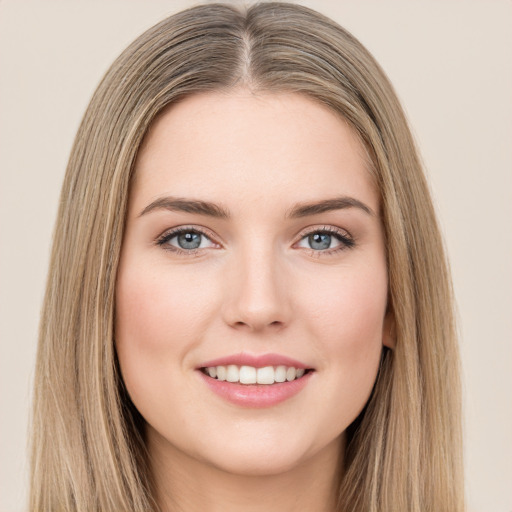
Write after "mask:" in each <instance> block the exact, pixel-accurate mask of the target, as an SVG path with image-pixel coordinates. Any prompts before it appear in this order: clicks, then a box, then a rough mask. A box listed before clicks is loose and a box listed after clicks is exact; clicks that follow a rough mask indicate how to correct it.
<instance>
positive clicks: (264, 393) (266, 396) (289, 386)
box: [197, 365, 315, 409]
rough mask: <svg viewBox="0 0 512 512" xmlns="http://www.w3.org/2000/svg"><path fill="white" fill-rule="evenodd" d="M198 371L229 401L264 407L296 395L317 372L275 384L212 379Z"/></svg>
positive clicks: (210, 385)
mask: <svg viewBox="0 0 512 512" xmlns="http://www.w3.org/2000/svg"><path fill="white" fill-rule="evenodd" d="M212 366H218V365H212ZM269 366H270V365H269ZM197 373H198V374H199V375H200V376H201V378H202V379H203V381H204V382H205V384H206V385H207V386H208V387H209V388H210V389H211V390H212V391H213V392H214V393H216V394H217V395H219V396H220V397H221V398H223V399H225V400H227V401H228V402H230V403H232V404H235V405H238V406H241V407H251V408H255V409H256V408H257V409H262V408H264V407H272V406H274V405H277V404H279V403H281V402H284V401H285V400H288V399H289V398H291V397H293V396H295V395H296V394H297V393H299V392H300V391H301V390H302V389H303V388H304V387H305V386H306V385H307V383H308V382H309V381H310V379H311V376H312V375H313V373H315V372H308V373H306V374H305V375H304V376H303V377H301V378H300V379H296V380H292V381H291V382H281V383H275V384H239V383H235V382H226V381H220V380H217V379H212V378H211V377H208V375H205V374H204V373H203V372H201V371H198V372H197Z"/></svg>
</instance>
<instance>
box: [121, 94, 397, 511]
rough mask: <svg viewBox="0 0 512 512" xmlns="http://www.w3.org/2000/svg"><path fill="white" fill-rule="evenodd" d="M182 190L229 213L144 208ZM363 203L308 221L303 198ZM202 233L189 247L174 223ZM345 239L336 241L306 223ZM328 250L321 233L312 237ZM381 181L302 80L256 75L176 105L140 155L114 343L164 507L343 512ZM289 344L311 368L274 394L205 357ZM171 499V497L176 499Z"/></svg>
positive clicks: (381, 287) (378, 288)
mask: <svg viewBox="0 0 512 512" xmlns="http://www.w3.org/2000/svg"><path fill="white" fill-rule="evenodd" d="M166 196H173V197H179V198H182V199H183V198H186V199H194V200H201V201H208V202H212V203H215V204H217V205H219V206H220V207H222V208H223V209H224V210H226V211H229V214H230V218H229V219H227V218H217V217H213V216H211V215H205V214H203V213H197V212H183V211H172V210H170V209H166V208H153V209H151V211H147V212H146V213H144V214H142V215H141V212H143V211H144V210H145V209H146V208H147V207H148V205H150V204H151V203H153V202H154V201H155V200H158V199H160V198H162V197H166ZM342 196H343V197H350V198H353V199H356V200H357V201H360V202H361V203H363V204H364V205H365V206H366V207H367V208H368V211H369V212H368V211H364V209H363V208H360V207H358V206H352V207H346V208H340V209H334V210H329V211H325V212H323V213H314V214H309V215H305V216H301V217H297V218H289V216H287V214H288V213H289V212H290V210H291V209H292V208H293V207H294V206H296V205H297V204H298V203H314V202H318V201H324V200H328V199H333V198H338V197H342ZM179 226H185V227H186V228H190V229H192V228H194V229H196V230H201V231H203V232H204V233H206V235H207V238H201V244H202V245H201V246H200V248H199V249H197V250H196V251H188V252H187V251H186V250H183V249H182V251H181V252H176V251H175V250H173V248H174V249H176V248H177V247H179V243H178V239H177V237H176V236H174V238H171V239H169V238H168V239H167V241H166V243H165V244H163V245H161V244H160V245H159V244H158V243H157V241H158V240H162V235H165V234H166V233H168V232H169V230H171V229H173V228H176V227H179ZM326 227H327V228H328V229H331V230H335V231H336V233H337V234H339V235H341V236H343V237H345V239H346V238H349V240H351V241H352V242H353V246H352V247H349V246H345V244H344V243H343V242H342V241H339V240H338V239H337V238H336V237H335V236H334V235H332V238H331V245H330V246H329V248H328V249H325V250H318V249H314V248H311V246H310V241H309V239H308V235H310V234H311V233H312V232H317V233H318V232H319V231H322V230H324V229H326ZM315 247H317V246H315ZM387 295H388V281H387V271H386V258H385V248H384V235H383V228H382V223H381V220H380V218H379V195H378V192H377V190H376V188H375V186H374V184H373V181H372V178H371V175H370V173H369V171H368V168H367V165H366V159H365V153H364V150H363V147H362V145H361V143H360V142H359V140H358V138H357V137H356V136H355V134H354V132H353V130H352V129H351V128H350V127H349V126H348V125H347V124H346V123H345V122H344V121H343V120H342V119H341V118H340V117H339V116H336V115H335V114H334V113H333V112H331V111H330V110H328V109H327V108H326V107H324V106H321V105H319V104H318V103H316V102H314V101H313V100H311V99H308V98H306V97H304V96H301V95H298V94H254V93H251V92H250V91H247V90H245V89H238V90H235V91H231V92H229V93H221V92H215V93H203V94H198V95H195V96H191V97H188V98H186V99H185V100H183V101H182V102H180V103H178V104H176V105H173V106H172V107H171V108H170V109H168V110H167V111H166V112H164V113H163V115H161V116H160V117H159V118H158V119H157V120H156V121H155V123H154V124H153V126H152V128H151V130H150V132H149V134H148V135H147V137H146V140H145V142H144V145H143V147H142V149H141V151H140V152H139V157H138V160H137V162H136V179H135V181H134V184H133V187H132V190H131V195H130V198H129V211H128V218H127V225H126V231H125V237H124V241H123V247H122V252H121V262H120V268H119V275H118V282H117V295H116V348H117V352H118V356H119V362H120V366H121V371H122V375H123V379H124V381H125V383H126V386H127V389H128V392H129V394H130V397H131V398H132V400H133V402H134V404H135V406H136V407H137V409H138V410H139V411H140V413H141V414H142V416H143V417H144V418H145V420H146V422H147V431H146V434H147V443H148V448H149V452H150V456H151V465H152V471H153V476H154V480H155V485H156V491H157V499H158V501H159V503H160V505H161V507H162V509H163V510H164V511H171V510H207V511H221V510H222V511H223V512H226V511H237V512H240V511H252V510H264V509H265V507H266V508H267V509H269V510H280V511H291V510H297V507H300V509H301V510H308V511H312V512H314V511H328V510H333V508H334V502H335V497H336V487H337V485H338V482H339V479H340V478H341V477H342V475H341V471H340V467H341V464H342V452H343V446H344V432H345V430H346V428H347V427H348V426H349V425H350V424H351V423H352V422H353V420H354V419H355V418H356V417H357V416H358V414H359V413H360V412H361V410H362V409H363V407H364V405H365V404H366V402H367V400H368V398H369V396H370V393H371V390H372V387H373V384H374V382H375V378H376V375H377V371H378V366H379V361H380V357H381V351H382V347H383V345H388V346H392V342H391V340H390V339H389V336H388V334H387V333H389V332H390V330H391V327H390V326H391V323H392V318H391V315H390V314H387V313H386V311H387ZM242 352H245V353H249V354H265V353H269V352H272V353H278V354H282V355H285V356H288V357H292V358H294V359H298V360H299V361H301V362H304V363H305V364H307V366H308V367H310V368H314V370H315V371H314V373H313V374H312V376H311V378H310V380H309V382H308V383H307V385H306V386H305V387H304V389H302V390H301V391H300V392H299V393H298V394H297V395H295V396H293V397H292V398H290V399H288V400H286V401H285V402H282V403H280V404H278V405H275V406H273V407H268V408H260V409H255V408H246V407H240V406H236V405H233V404H231V403H228V402H226V401H225V400H224V399H223V398H220V397H219V396H217V395H216V394H214V393H213V392H212V391H211V390H210V389H209V388H208V387H207V386H206V385H205V383H204V380H203V378H202V377H201V375H200V374H199V372H198V370H197V368H198V367H199V366H201V363H203V362H206V361H208V360H212V359H216V358H219V357H224V356H228V355H232V354H239V353H242ZM171 496H172V498H171Z"/></svg>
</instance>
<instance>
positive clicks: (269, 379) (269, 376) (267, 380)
mask: <svg viewBox="0 0 512 512" xmlns="http://www.w3.org/2000/svg"><path fill="white" fill-rule="evenodd" d="M256 382H257V383H258V384H274V367H273V366H265V368H258V373H257V376H256Z"/></svg>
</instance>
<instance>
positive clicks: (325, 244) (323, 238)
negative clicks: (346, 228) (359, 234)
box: [297, 228, 355, 252]
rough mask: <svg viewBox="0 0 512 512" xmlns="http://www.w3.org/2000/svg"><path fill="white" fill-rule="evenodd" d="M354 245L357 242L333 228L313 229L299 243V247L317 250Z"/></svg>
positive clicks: (344, 247)
mask: <svg viewBox="0 0 512 512" xmlns="http://www.w3.org/2000/svg"><path fill="white" fill-rule="evenodd" d="M354 245H355V242H354V240H353V239H352V238H350V237H349V236H348V235H346V234H344V233H341V232H338V231H337V230H334V229H333V228H329V229H325V228H324V229H319V230H317V231H312V232H310V233H309V234H307V235H306V236H304V237H303V238H302V239H301V240H300V241H299V243H298V244H297V246H298V247H302V248H305V249H311V250H313V251H317V252H321V251H329V250H331V249H337V250H341V249H346V248H350V247H353V246H354Z"/></svg>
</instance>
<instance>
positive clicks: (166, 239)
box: [157, 228, 215, 251]
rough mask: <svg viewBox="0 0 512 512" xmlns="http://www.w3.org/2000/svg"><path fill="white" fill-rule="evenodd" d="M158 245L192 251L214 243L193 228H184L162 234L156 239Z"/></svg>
mask: <svg viewBox="0 0 512 512" xmlns="http://www.w3.org/2000/svg"><path fill="white" fill-rule="evenodd" d="M157 243H158V245H161V246H164V247H165V248H167V249H169V250H175V251H180V250H181V251H194V250H196V249H205V248H208V247H215V244H214V243H213V242H212V241H211V240H210V239H209V238H208V237H207V236H206V235H205V234H203V233H201V232H200V231H197V230H195V229H190V228H185V229H177V230H174V231H171V232H170V233H166V234H164V235H163V236H162V237H161V238H160V239H159V240H158V241H157Z"/></svg>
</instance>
